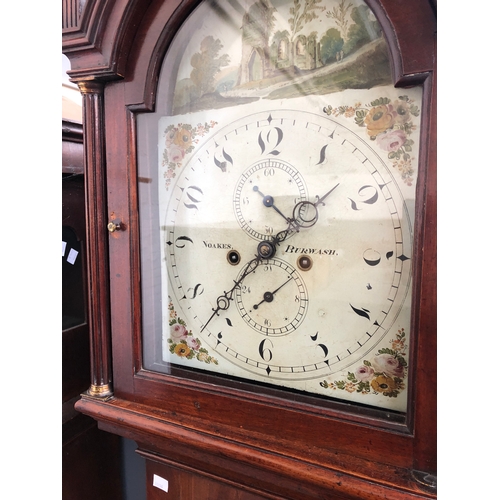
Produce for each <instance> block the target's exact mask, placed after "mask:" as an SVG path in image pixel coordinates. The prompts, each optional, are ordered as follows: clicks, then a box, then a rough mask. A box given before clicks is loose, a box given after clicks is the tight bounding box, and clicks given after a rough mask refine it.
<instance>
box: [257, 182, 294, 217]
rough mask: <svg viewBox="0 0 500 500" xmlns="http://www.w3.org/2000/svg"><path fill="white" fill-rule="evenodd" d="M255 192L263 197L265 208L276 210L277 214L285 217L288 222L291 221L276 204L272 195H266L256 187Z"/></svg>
mask: <svg viewBox="0 0 500 500" xmlns="http://www.w3.org/2000/svg"><path fill="white" fill-rule="evenodd" d="M253 190H254V191H255V192H257V193H259V194H260V195H261V196H262V203H264V206H265V207H268V208H272V209H274V210H275V211H276V212H277V213H279V214H280V215H281V217H283V219H285V220H286V221H287V222H288V221H289V219H288V217H287V216H286V215H285V214H284V213H283V212H282V211H281V210H280V209H279V208H278V207H277V206H276V205H275V204H274V198H273V197H272V196H270V195H265V194H264V193H263V192H262V191H260V190H259V186H254V187H253Z"/></svg>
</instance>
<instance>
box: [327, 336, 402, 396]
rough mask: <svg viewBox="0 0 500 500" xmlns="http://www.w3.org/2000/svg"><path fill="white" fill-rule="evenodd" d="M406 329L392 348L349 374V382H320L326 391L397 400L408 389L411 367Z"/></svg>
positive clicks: (380, 351)
mask: <svg viewBox="0 0 500 500" xmlns="http://www.w3.org/2000/svg"><path fill="white" fill-rule="evenodd" d="M405 337H406V336H405V331H404V328H402V329H401V330H398V333H397V335H396V339H395V340H391V344H392V345H391V347H392V349H389V348H383V349H379V351H378V353H377V354H376V355H375V356H374V357H373V358H372V360H371V361H368V360H364V361H363V364H362V365H360V366H358V367H357V368H356V370H355V371H354V372H347V380H336V381H334V382H327V381H326V380H324V381H323V382H320V385H321V387H323V388H324V389H333V390H337V389H339V390H342V391H347V392H351V393H352V392H357V393H360V394H375V395H376V394H382V395H383V396H387V397H389V398H395V397H397V396H398V394H399V393H400V392H401V391H402V390H403V389H404V388H405V384H404V379H405V377H406V375H407V371H408V365H407V362H406V359H405V356H406V345H405V340H406V338H405Z"/></svg>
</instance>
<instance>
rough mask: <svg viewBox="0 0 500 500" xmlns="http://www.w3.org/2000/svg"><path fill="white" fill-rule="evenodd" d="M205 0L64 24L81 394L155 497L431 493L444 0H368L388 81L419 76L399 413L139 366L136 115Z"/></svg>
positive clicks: (400, 82) (91, 13) (136, 6)
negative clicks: (76, 144)
mask: <svg viewBox="0 0 500 500" xmlns="http://www.w3.org/2000/svg"><path fill="white" fill-rule="evenodd" d="M198 3H199V2H198V1H197V0H169V1H164V0H151V1H136V0H115V1H114V2H110V1H108V0H87V2H86V3H85V5H84V8H83V11H82V12H81V14H80V17H79V21H78V22H77V23H76V25H75V24H71V25H70V24H68V25H67V26H66V27H65V28H63V53H65V54H66V55H67V56H68V58H69V59H70V60H71V63H72V64H71V66H72V70H71V71H70V76H71V77H72V80H73V81H74V82H75V83H77V84H78V86H79V88H80V90H81V92H82V95H83V108H84V120H83V130H84V136H85V183H86V189H87V219H88V226H87V242H88V243H87V251H88V254H89V262H90V266H89V273H88V276H89V281H90V286H91V289H92V294H91V295H88V296H89V297H91V301H90V303H89V318H88V323H89V327H90V338H91V346H92V349H91V378H90V388H89V389H88V391H87V392H86V394H85V395H84V396H83V397H82V399H81V400H80V401H79V402H78V403H77V405H76V407H77V409H78V410H80V411H81V412H83V413H85V414H87V415H90V416H92V417H93V418H95V419H96V420H97V421H98V423H99V427H100V429H103V430H105V431H109V432H111V433H116V434H119V435H121V436H124V437H126V438H129V439H132V440H135V441H136V442H137V443H138V446H139V453H141V454H142V456H144V457H145V458H146V461H147V476H148V486H147V488H148V495H149V496H148V498H149V499H153V498H154V499H157V498H158V499H159V498H179V499H181V500H188V499H191V498H192V499H195V500H203V499H205V498H206V499H213V498H239V499H256V498H273V499H278V498H282V499H285V498H287V499H296V500H306V499H317V498H328V499H372V500H375V499H379V498H384V499H399V500H402V499H411V498H415V499H416V498H434V497H435V496H436V467H437V466H436V83H435V69H436V67H435V64H436V39H435V35H436V13H435V3H434V2H431V1H427V0H370V1H367V3H368V4H369V5H370V6H371V7H372V9H373V10H374V12H375V14H376V16H377V18H378V20H379V23H380V24H381V26H382V27H383V30H384V33H385V36H386V38H387V40H388V43H389V46H390V49H391V58H392V63H393V77H394V82H395V83H396V85H397V86H401V87H404V86H410V85H415V84H421V85H423V89H424V102H423V113H422V127H423V130H424V133H423V135H422V147H421V152H420V159H421V160H420V161H421V164H420V172H421V174H420V177H419V185H418V191H417V196H418V198H417V201H416V203H417V210H416V212H417V214H418V216H417V220H416V234H417V243H416V245H417V246H416V247H415V248H418V252H417V253H418V256H419V257H418V266H417V267H416V269H415V270H414V288H413V292H414V297H416V300H415V301H414V310H413V324H412V326H413V329H412V331H413V332H416V333H415V335H414V339H415V340H414V342H413V344H412V349H413V365H414V366H415V367H416V368H415V369H414V370H413V372H412V373H411V377H410V384H411V395H412V397H411V400H410V401H409V408H410V409H409V412H408V414H407V417H406V419H405V421H404V423H402V424H401V423H392V424H390V423H387V422H386V421H384V419H383V418H378V417H373V416H370V415H368V414H366V413H363V412H362V411H360V412H359V413H357V414H354V413H351V412H349V411H342V409H333V410H332V409H323V408H315V407H314V405H313V404H309V403H303V402H293V401H284V400H281V399H280V398H273V397H270V396H268V395H258V394H255V393H250V392H247V391H245V390H244V388H243V386H241V388H238V387H232V388H231V387H228V386H224V385H222V384H220V385H218V384H217V381H216V379H212V378H209V377H207V379H206V381H196V382H195V381H193V380H191V379H189V378H188V377H186V378H182V377H175V376H172V375H162V374H158V373H152V372H149V371H147V370H144V369H143V367H142V363H141V353H142V345H141V342H142V336H141V318H140V311H141V294H140V260H139V234H140V228H139V227H138V199H137V193H138V179H137V161H138V159H137V147H136V120H135V118H136V114H137V113H142V112H148V111H151V110H153V109H154V107H155V100H156V98H157V96H156V84H157V81H158V75H159V71H160V67H161V63H162V60H163V58H164V56H165V52H166V50H167V49H168V46H169V44H170V42H171V40H172V38H173V36H174V34H175V32H176V30H177V29H178V28H179V27H180V25H181V23H182V22H183V21H184V20H185V19H186V17H187V16H188V15H189V13H190V12H191V11H192V10H193V9H194V8H195V7H196V6H197V4H198ZM68 5H69V7H66V8H67V9H71V8H72V7H71V5H76V3H75V4H68ZM66 17H67V18H68V19H70V18H72V16H70V15H68V16H66ZM113 220H115V221H116V220H120V221H122V224H123V225H122V229H123V230H122V231H116V232H114V233H112V234H110V233H108V230H107V227H106V226H107V224H108V222H110V221H113ZM154 474H157V475H160V476H162V477H165V478H166V479H168V481H169V483H170V484H171V490H170V492H169V493H166V492H165V491H162V490H161V489H158V488H155V487H153V486H152V481H153V476H154ZM211 488H213V489H211ZM179 491H182V492H183V493H182V494H181V493H173V492H179ZM210 491H212V493H210ZM189 492H195V493H189ZM176 494H179V495H182V496H177V497H176Z"/></svg>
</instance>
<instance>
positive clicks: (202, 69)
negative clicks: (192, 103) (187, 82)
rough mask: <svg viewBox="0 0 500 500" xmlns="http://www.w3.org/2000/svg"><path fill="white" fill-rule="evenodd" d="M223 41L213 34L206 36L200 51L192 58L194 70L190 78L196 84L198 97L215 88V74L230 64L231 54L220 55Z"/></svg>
mask: <svg viewBox="0 0 500 500" xmlns="http://www.w3.org/2000/svg"><path fill="white" fill-rule="evenodd" d="M221 49H222V43H221V41H220V40H219V39H217V40H216V39H215V38H214V37H213V36H206V37H205V38H204V39H203V40H202V41H201V43H200V52H197V53H196V54H194V55H193V57H192V58H191V66H193V70H192V71H191V74H190V79H191V81H192V82H193V85H194V86H195V88H196V90H197V93H198V97H201V96H202V95H203V94H207V93H209V92H213V91H214V90H215V75H216V74H217V73H218V72H219V71H220V69H221V68H222V67H223V66H227V65H228V64H229V56H228V55H227V54H223V55H222V56H220V57H219V52H220V50H221Z"/></svg>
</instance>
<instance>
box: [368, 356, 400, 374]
mask: <svg viewBox="0 0 500 500" xmlns="http://www.w3.org/2000/svg"><path fill="white" fill-rule="evenodd" d="M372 365H373V368H374V369H375V371H376V372H377V373H385V374H386V375H392V376H394V377H402V376H403V375H404V368H403V366H402V365H401V363H400V362H399V360H398V359H397V358H395V357H394V356H392V355H390V354H378V355H377V356H375V357H374V358H373V361H372Z"/></svg>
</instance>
